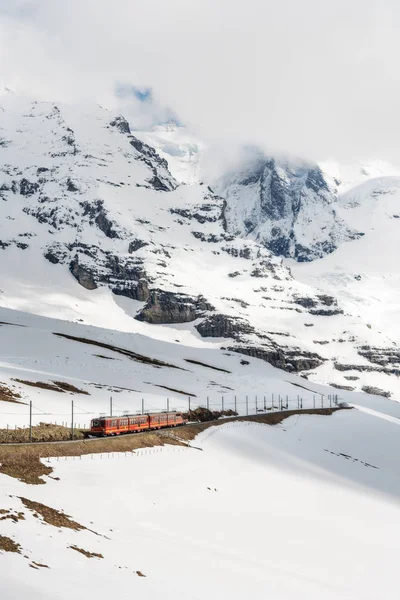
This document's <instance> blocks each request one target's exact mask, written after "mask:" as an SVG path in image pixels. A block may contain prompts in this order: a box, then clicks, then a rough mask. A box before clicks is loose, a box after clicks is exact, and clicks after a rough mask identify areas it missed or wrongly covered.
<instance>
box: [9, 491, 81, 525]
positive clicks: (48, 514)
mask: <svg viewBox="0 0 400 600" xmlns="http://www.w3.org/2000/svg"><path fill="white" fill-rule="evenodd" d="M19 499H20V500H21V502H22V504H23V505H24V506H25V507H26V508H29V510H30V511H32V513H33V514H34V516H37V515H40V516H41V517H42V519H43V521H44V522H45V523H47V524H48V525H53V526H54V527H65V528H66V529H73V530H74V531H82V530H83V529H87V527H85V526H84V525H80V523H77V522H76V521H73V520H72V519H71V517H70V516H69V515H66V514H65V513H63V512H61V511H59V510H56V509H55V508H50V506H46V505H45V504H41V503H40V502H34V501H33V500H28V498H23V497H22V496H19Z"/></svg>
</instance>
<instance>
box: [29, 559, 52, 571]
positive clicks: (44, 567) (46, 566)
mask: <svg viewBox="0 0 400 600" xmlns="http://www.w3.org/2000/svg"><path fill="white" fill-rule="evenodd" d="M29 566H30V567H33V568H34V569H38V568H39V567H40V568H41V569H50V567H49V565H44V564H42V563H38V562H35V561H34V560H33V561H32V563H31V564H30V565H29Z"/></svg>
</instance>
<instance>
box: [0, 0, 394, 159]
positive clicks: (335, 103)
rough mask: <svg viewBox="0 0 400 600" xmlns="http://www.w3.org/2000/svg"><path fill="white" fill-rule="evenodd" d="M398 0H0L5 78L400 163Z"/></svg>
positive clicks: (213, 133) (1, 74)
mask: <svg viewBox="0 0 400 600" xmlns="http://www.w3.org/2000/svg"><path fill="white" fill-rule="evenodd" d="M399 17H400V7H399V6H398V3H397V2H395V1H394V0H383V1H381V2H378V1H377V0H351V1H349V0H335V1H334V2H326V1H323V0H302V1H301V2H300V1H299V0H280V1H279V2H277V1H276V0H274V1H273V0H201V1H200V0H113V2H110V1H109V0H68V1H67V2H65V1H64V0H31V1H22V0H20V1H17V0H3V6H2V7H1V8H0V85H1V84H2V85H8V86H10V87H14V88H17V89H19V90H22V91H26V92H29V93H31V94H32V95H36V96H38V97H45V98H49V99H55V100H59V99H66V100H76V101H81V100H83V99H85V100H86V99H95V100H97V101H98V102H100V103H103V104H108V105H110V106H114V107H116V106H117V105H118V99H117V98H116V96H115V93H114V92H115V89H116V85H117V84H118V83H121V82H122V83H125V84H133V85H136V86H152V87H153V90H154V96H155V101H156V104H157V105H160V104H161V105H167V106H170V107H172V108H173V109H174V110H175V111H176V113H177V114H178V115H179V117H180V118H181V120H183V121H185V122H187V123H189V124H191V125H192V126H193V128H195V129H196V130H197V131H198V132H199V133H200V134H201V135H204V136H206V137H209V138H211V139H213V140H214V141H220V140H225V142H226V141H227V140H233V139H234V140H243V141H248V142H252V143H261V144H262V145H264V146H267V147H269V148H272V149H273V150H277V151H286V150H287V151H290V152H291V153H294V154H299V155H303V156H309V157H312V158H316V159H321V158H327V157H334V158H340V159H347V158H350V159H352V158H358V157H374V156H379V157H380V158H389V159H392V160H393V161H396V162H400V151H399V144H398V137H399V116H398V114H399V108H398V107H399V106H400V82H399V78H400V72H399V69H398V56H399V55H400V38H399V36H398V33H397V32H398V30H399V24H400V23H399V20H400V19H399Z"/></svg>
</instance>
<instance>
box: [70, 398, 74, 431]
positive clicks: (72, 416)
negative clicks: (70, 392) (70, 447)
mask: <svg viewBox="0 0 400 600" xmlns="http://www.w3.org/2000/svg"><path fill="white" fill-rule="evenodd" d="M73 439H74V401H73V400H71V440H73Z"/></svg>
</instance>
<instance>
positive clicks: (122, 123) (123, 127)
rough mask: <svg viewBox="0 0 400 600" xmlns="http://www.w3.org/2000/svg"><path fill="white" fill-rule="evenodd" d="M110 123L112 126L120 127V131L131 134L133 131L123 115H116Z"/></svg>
mask: <svg viewBox="0 0 400 600" xmlns="http://www.w3.org/2000/svg"><path fill="white" fill-rule="evenodd" d="M110 125H111V127H115V128H116V129H118V131H120V132H121V133H126V134H129V135H130V133H131V129H130V127H129V123H128V121H127V120H126V119H125V118H124V117H122V116H119V117H115V119H114V120H113V121H111V123H110Z"/></svg>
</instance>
